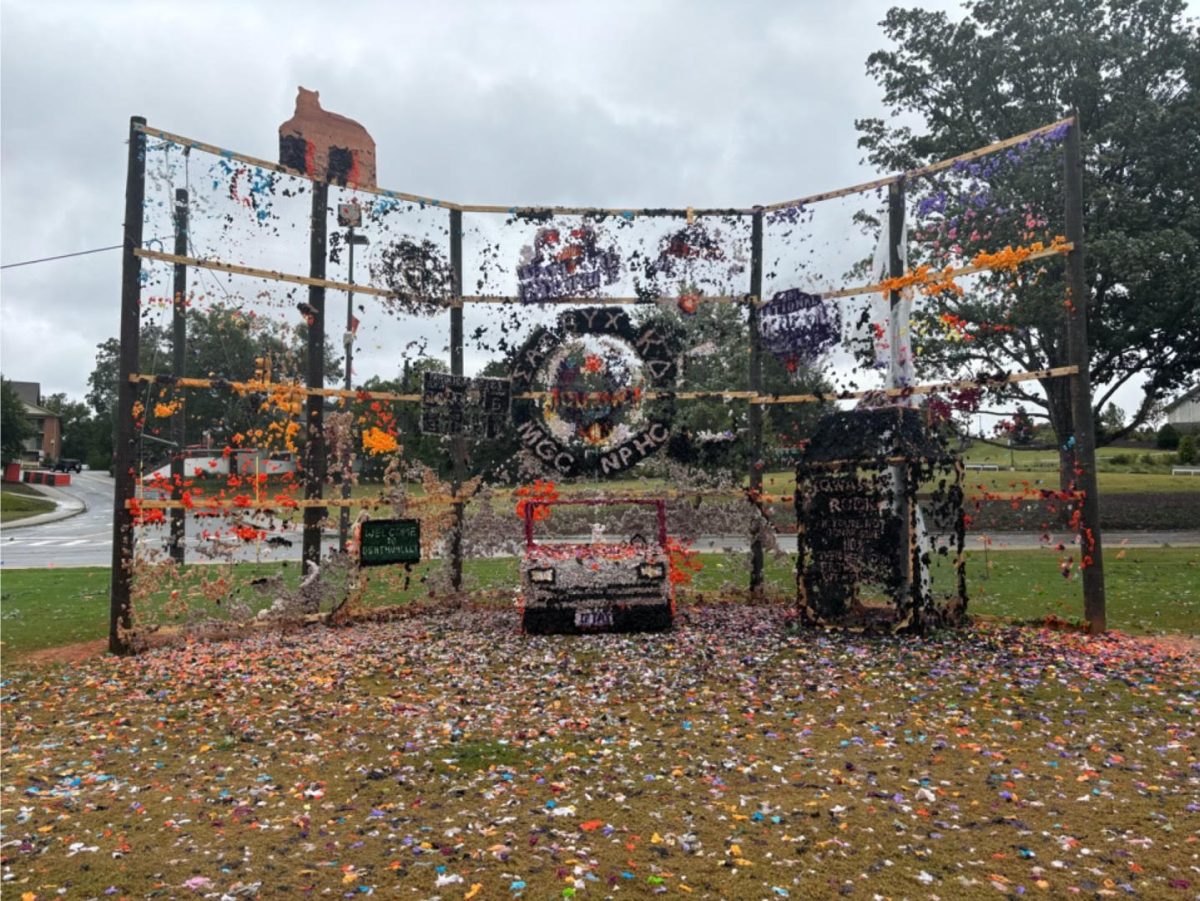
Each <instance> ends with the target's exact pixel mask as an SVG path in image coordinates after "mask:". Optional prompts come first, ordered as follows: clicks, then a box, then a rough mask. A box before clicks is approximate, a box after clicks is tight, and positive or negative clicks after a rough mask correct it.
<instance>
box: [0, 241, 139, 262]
mask: <svg viewBox="0 0 1200 901" xmlns="http://www.w3.org/2000/svg"><path fill="white" fill-rule="evenodd" d="M155 241H158V242H159V243H161V242H162V239H161V238H151V239H150V240H148V241H145V242H143V244H146V245H149V244H153V243H154V242H155ZM124 246H125V245H124V244H113V245H112V246H110V247H94V248H92V249H91V250H80V251H76V252H75V253H60V254H59V255H58V256H55V257H41V258H39V259H36V260H22V261H21V262H20V263H5V264H4V265H3V266H0V269H15V268H16V267H18V266H32V265H33V264H34V263H50V262H53V261H54V260H66V259H70V258H71V257H83V256H87V255H88V254H89V253H103V252H104V251H106V250H120V249H121V248H122V247H124Z"/></svg>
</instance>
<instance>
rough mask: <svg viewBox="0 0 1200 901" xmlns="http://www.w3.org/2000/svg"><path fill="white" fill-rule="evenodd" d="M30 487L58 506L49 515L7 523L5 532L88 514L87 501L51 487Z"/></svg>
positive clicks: (29, 517) (41, 514) (39, 514)
mask: <svg viewBox="0 0 1200 901" xmlns="http://www.w3.org/2000/svg"><path fill="white" fill-rule="evenodd" d="M29 487H30V488H33V489H34V490H35V491H38V492H40V493H41V494H42V495H43V496H44V497H45V498H46V499H47V500H51V501H54V503H55V504H57V505H58V506H57V507H56V508H55V509H53V510H51V511H49V512H48V513H38V514H37V515H36V516H27V517H25V518H24V519H18V520H16V521H15V522H6V523H5V524H4V526H3V529H4V531H5V532H7V531H9V530H10V529H23V528H25V527H26V526H40V525H42V524H43V523H48V522H58V521H59V520H60V519H70V518H71V517H72V516H78V515H79V514H80V513H86V512H87V508H88V506H87V501H85V500H83V499H82V498H79V497H76V496H75V495H73V494H69V493H68V492H67V491H65V490H63V489H62V488H54V487H52V486H50V485H30V486H29Z"/></svg>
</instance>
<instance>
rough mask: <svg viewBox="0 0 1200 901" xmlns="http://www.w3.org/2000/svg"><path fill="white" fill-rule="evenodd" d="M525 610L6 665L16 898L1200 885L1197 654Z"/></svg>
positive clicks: (10, 845)
mask: <svg viewBox="0 0 1200 901" xmlns="http://www.w3.org/2000/svg"><path fill="white" fill-rule="evenodd" d="M1114 569H1117V570H1119V567H1114ZM6 590H7V589H6ZM515 626H516V621H515V616H514V614H513V613H512V611H500V610H473V611H464V612H451V611H445V610H441V611H427V612H423V613H421V614H419V615H417V616H415V617H413V618H409V619H405V620H401V621H396V622H390V623H380V624H369V625H361V626H356V627H354V628H349V629H329V628H324V627H316V628H312V629H308V630H305V631H302V632H290V633H283V634H280V633H272V634H263V635H260V636H257V637H254V638H252V639H248V640H243V641H231V642H217V643H198V644H192V645H187V646H183V647H177V648H173V649H163V650H158V651H152V652H149V653H147V654H144V655H142V656H139V657H136V658H128V659H118V658H110V657H100V658H95V659H91V660H85V661H81V662H77V663H75V664H72V665H70V666H64V665H57V666H40V667H30V668H25V669H23V668H21V666H20V665H19V664H18V665H15V666H14V665H12V664H9V665H7V666H6V672H5V681H4V689H3V695H2V696H0V702H2V704H3V712H4V718H5V724H6V727H5V734H4V739H3V750H4V754H3V757H2V760H0V767H2V769H0V775H2V777H3V784H4V786H5V799H6V800H5V804H4V810H3V814H2V816H3V821H4V827H5V849H4V854H3V875H4V889H5V892H4V894H5V897H6V898H7V897H8V896H9V895H11V896H12V897H14V898H33V899H39V901H40V899H49V898H59V897H61V898H67V899H86V898H105V897H109V896H112V897H130V898H132V897H139V898H140V897H163V898H171V897H180V898H182V897H211V898H218V897H230V898H252V897H263V898H281V899H285V898H305V897H324V896H329V897H359V896H363V895H381V896H387V897H397V896H398V897H405V898H409V897H412V898H442V899H447V901H448V899H459V898H462V899H475V901H485V899H508V898H522V899H543V898H581V899H582V898H597V899H598V898H604V897H614V896H615V897H631V898H641V897H650V896H652V895H654V894H657V893H667V894H669V895H670V896H672V897H676V896H684V895H687V896H690V897H694V898H706V899H719V898H723V899H763V898H769V899H778V898H789V897H790V898H840V897H843V896H846V895H849V896H850V897H852V898H857V897H862V898H872V897H885V898H897V899H899V898H912V899H917V898H921V899H928V898H931V897H938V898H945V899H949V898H954V899H959V898H962V899H973V898H995V897H998V896H999V897H1017V896H1033V897H1046V898H1051V897H1075V896H1078V897H1089V898H1090V897H1099V896H1108V895H1110V894H1112V895H1117V896H1125V895H1127V894H1132V895H1136V896H1137V897H1143V898H1174V897H1179V898H1186V897H1191V896H1192V895H1194V893H1195V887H1196V884H1197V876H1196V867H1197V847H1198V845H1197V842H1198V841H1200V820H1198V819H1197V817H1196V814H1195V811H1196V799H1197V797H1198V791H1200V775H1198V774H1197V771H1196V768H1195V757H1196V748H1195V728H1196V722H1197V719H1198V718H1200V668H1198V666H1197V659H1198V658H1197V655H1196V654H1195V653H1194V648H1193V649H1192V651H1193V652H1192V653H1188V651H1187V650H1184V649H1181V648H1179V647H1175V646H1172V645H1168V644H1164V643H1156V642H1153V641H1149V640H1142V639H1134V638H1131V637H1127V636H1126V637H1116V636H1113V637H1106V638H1087V637H1085V636H1081V635H1077V634H1072V633H1061V632H1057V633H1056V632H1050V631H1039V630H1035V629H1031V628H1012V627H1004V626H1000V625H996V624H982V625H978V626H975V627H973V628H970V629H964V630H957V631H954V632H947V633H943V634H939V635H935V636H931V637H929V638H925V639H864V638H857V637H853V636H845V635H825V634H799V635H793V634H790V633H789V631H788V629H787V627H786V624H785V622H784V621H783V618H782V610H781V609H780V608H778V607H745V606H740V607H739V606H722V607H698V608H692V609H691V610H690V611H689V616H688V618H687V619H686V621H684V622H681V623H680V625H679V626H678V628H676V629H675V630H673V631H672V632H671V633H668V634H662V635H597V636H577V637H569V636H543V637H523V636H520V635H519V634H518V633H517V631H516V628H515Z"/></svg>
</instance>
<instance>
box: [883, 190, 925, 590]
mask: <svg viewBox="0 0 1200 901" xmlns="http://www.w3.org/2000/svg"><path fill="white" fill-rule="evenodd" d="M903 240H904V178H903V177H900V178H898V179H897V180H896V181H894V182H892V183H891V184H890V185H888V229H887V243H888V246H887V251H888V277H889V278H899V277H900V276H902V275H904V256H905V255H904V254H903V253H901V249H902V248H901V246H900V244H901V241H903ZM904 302H905V301H904V298H903V297H902V296H901V294H900V292H899V291H890V292H889V293H888V356H889V357H890V363H889V365H888V383H887V386H888V387H889V388H901V387H911V386H910V385H902V384H901V382H903V381H905V380H904V379H903V378H901V372H902V370H906V369H907V368H908V361H909V360H911V359H912V357H911V354H912V346H911V341H910V338H909V334H908V332H907V330H905V331H904V332H902V331H901V329H900V325H899V323H900V305H901V304H902V303H904ZM896 402H897V403H898V404H899V405H900V406H901V407H908V406H910V405H911V404H912V401H911V400H909V399H905V398H897V400H896ZM900 421H901V420H900V416H899V415H897V417H896V422H897V425H899V423H900ZM908 474H909V473H908V466H907V465H906V464H904V463H897V464H893V465H892V467H891V478H892V491H893V493H894V496H893V498H892V509H893V510H894V511H895V513H896V515H897V516H898V517H900V547H902V548H905V549H906V551H907V553H905V554H904V555H903V556H902V558H901V564H900V566H901V569H900V596H901V597H903V598H906V599H908V600H909V601H910V602H911V600H912V588H913V584H914V582H913V578H914V577H913V573H914V566H913V559H914V557H915V556H916V555H917V553H918V549H916V548H915V546H914V540H913V539H914V537H915V533H916V521H915V520H916V516H915V507H914V505H913V502H912V499H911V498H910V497H909V496H908V487H909V485H908Z"/></svg>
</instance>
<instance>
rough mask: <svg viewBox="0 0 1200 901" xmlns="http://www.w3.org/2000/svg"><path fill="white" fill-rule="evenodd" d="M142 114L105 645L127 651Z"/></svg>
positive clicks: (124, 314)
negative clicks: (106, 643) (129, 503)
mask: <svg viewBox="0 0 1200 901" xmlns="http://www.w3.org/2000/svg"><path fill="white" fill-rule="evenodd" d="M145 124H146V120H145V119H143V118H142V117H141V116H133V117H131V118H130V120H129V159H128V163H127V168H126V175H125V234H124V242H123V245H124V246H123V248H122V251H121V253H122V259H121V354H120V357H119V359H118V368H117V423H116V441H115V446H114V450H113V467H114V477H115V485H114V489H113V541H112V577H111V582H110V584H109V611H108V649H109V651H111V652H112V653H114V654H128V653H130V652H131V651H132V650H133V649H132V647H131V646H130V643H129V635H128V633H129V629H130V628H131V627H132V625H133V618H132V609H131V601H130V587H131V585H132V582H133V546H134V532H133V511H131V510H130V509H129V507H128V506H127V503H128V502H129V501H131V500H133V490H134V472H133V464H134V441H135V440H136V434H137V433H136V430H135V429H134V422H133V404H134V401H135V400H136V398H137V388H138V386H137V385H135V384H134V383H133V382H131V381H129V376H130V375H131V374H132V373H134V372H137V369H138V343H139V342H140V340H141V328H140V322H139V317H140V316H141V295H142V261H141V259H140V258H139V257H138V256H137V255H136V254H134V250H136V249H138V248H139V247H141V246H142V215H143V209H142V208H143V206H144V203H145V198H146V136H145V135H144V134H143V133H142V132H141V131H139V130H138V126H139V125H145Z"/></svg>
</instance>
